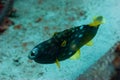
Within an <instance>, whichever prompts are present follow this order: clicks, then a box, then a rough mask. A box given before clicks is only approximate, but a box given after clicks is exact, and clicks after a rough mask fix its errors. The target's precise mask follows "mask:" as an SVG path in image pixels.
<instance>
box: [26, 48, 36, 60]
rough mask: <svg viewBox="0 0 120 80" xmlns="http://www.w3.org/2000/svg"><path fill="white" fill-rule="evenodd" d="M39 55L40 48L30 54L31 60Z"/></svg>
mask: <svg viewBox="0 0 120 80" xmlns="http://www.w3.org/2000/svg"><path fill="white" fill-rule="evenodd" d="M37 54H38V48H34V49H33V50H32V51H31V53H30V54H29V56H28V57H29V59H34V58H35V57H36V55H37Z"/></svg>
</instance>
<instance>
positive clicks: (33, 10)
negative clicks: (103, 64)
mask: <svg viewBox="0 0 120 80" xmlns="http://www.w3.org/2000/svg"><path fill="white" fill-rule="evenodd" d="M3 1H9V0H3ZM11 1H14V5H13V8H15V9H16V13H15V15H16V16H15V17H9V19H10V20H11V21H13V22H14V24H13V25H11V26H9V27H8V28H7V29H6V30H5V31H4V32H2V33H1V34H0V80H77V79H78V77H79V76H80V75H81V74H83V73H84V72H85V71H87V70H88V69H89V67H90V66H92V65H93V64H94V63H96V62H97V61H98V60H99V59H100V58H101V57H102V56H104V55H105V54H106V53H107V52H108V51H109V50H110V49H111V48H112V46H113V45H114V44H115V43H116V42H118V41H120V26H119V25H120V18H119V16H120V11H119V7H120V1H119V0H11ZM1 15H2V14H0V16H1ZM95 16H103V17H104V18H105V23H104V24H102V25H101V26H100V28H99V30H98V33H97V35H96V36H95V37H94V39H93V42H94V44H93V45H92V46H83V47H82V48H81V55H80V59H78V60H70V59H67V60H64V61H61V62H60V65H61V67H60V69H58V67H57V66H56V64H39V63H36V62H34V61H32V60H29V58H28V54H29V53H30V51H31V50H32V48H33V47H34V46H36V45H37V44H39V43H41V42H43V41H45V40H48V39H49V38H51V36H52V35H53V34H54V33H55V32H58V31H63V30H65V29H69V28H72V27H74V26H80V25H84V24H89V23H90V22H91V21H93V18H94V17H95ZM0 23H1V22H0ZM1 26H5V24H4V25H1ZM1 26H0V27H1ZM7 26H8V25H7ZM81 80H82V79H81ZM87 80H89V79H87ZM97 80H98V79H97ZM100 80H102V79H100ZM106 80H107V79H106Z"/></svg>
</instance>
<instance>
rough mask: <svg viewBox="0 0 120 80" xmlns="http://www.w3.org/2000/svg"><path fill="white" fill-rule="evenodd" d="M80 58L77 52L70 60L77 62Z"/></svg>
mask: <svg viewBox="0 0 120 80" xmlns="http://www.w3.org/2000/svg"><path fill="white" fill-rule="evenodd" d="M79 58H80V50H78V51H77V52H76V53H75V54H74V55H73V56H72V57H70V59H71V60H77V59H79Z"/></svg>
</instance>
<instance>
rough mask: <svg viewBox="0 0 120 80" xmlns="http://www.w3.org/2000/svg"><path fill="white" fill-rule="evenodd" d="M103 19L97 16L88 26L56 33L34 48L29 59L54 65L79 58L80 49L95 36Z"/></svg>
mask: <svg viewBox="0 0 120 80" xmlns="http://www.w3.org/2000/svg"><path fill="white" fill-rule="evenodd" d="M102 21H103V17H102V16H98V17H96V18H95V19H94V21H93V22H92V23H90V24H88V25H82V26H77V27H74V28H70V29H66V30H64V31H62V32H56V33H55V34H54V36H53V37H52V38H50V39H49V40H46V41H44V42H42V43H40V44H38V45H37V46H35V47H34V48H33V49H32V51H31V53H30V54H29V59H32V60H34V61H35V62H37V63H41V64H50V63H56V64H57V66H58V67H60V64H59V61H62V60H65V59H68V58H71V59H77V58H79V56H80V51H79V50H80V48H81V47H82V46H84V45H85V44H87V43H88V42H90V41H91V40H92V39H93V37H94V36H95V35H96V33H97V31H98V28H99V26H100V24H102Z"/></svg>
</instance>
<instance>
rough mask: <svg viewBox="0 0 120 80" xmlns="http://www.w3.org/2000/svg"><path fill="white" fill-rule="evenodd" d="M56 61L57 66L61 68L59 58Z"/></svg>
mask: <svg viewBox="0 0 120 80" xmlns="http://www.w3.org/2000/svg"><path fill="white" fill-rule="evenodd" d="M55 63H56V65H57V67H58V68H60V63H59V61H58V59H56V61H55Z"/></svg>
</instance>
